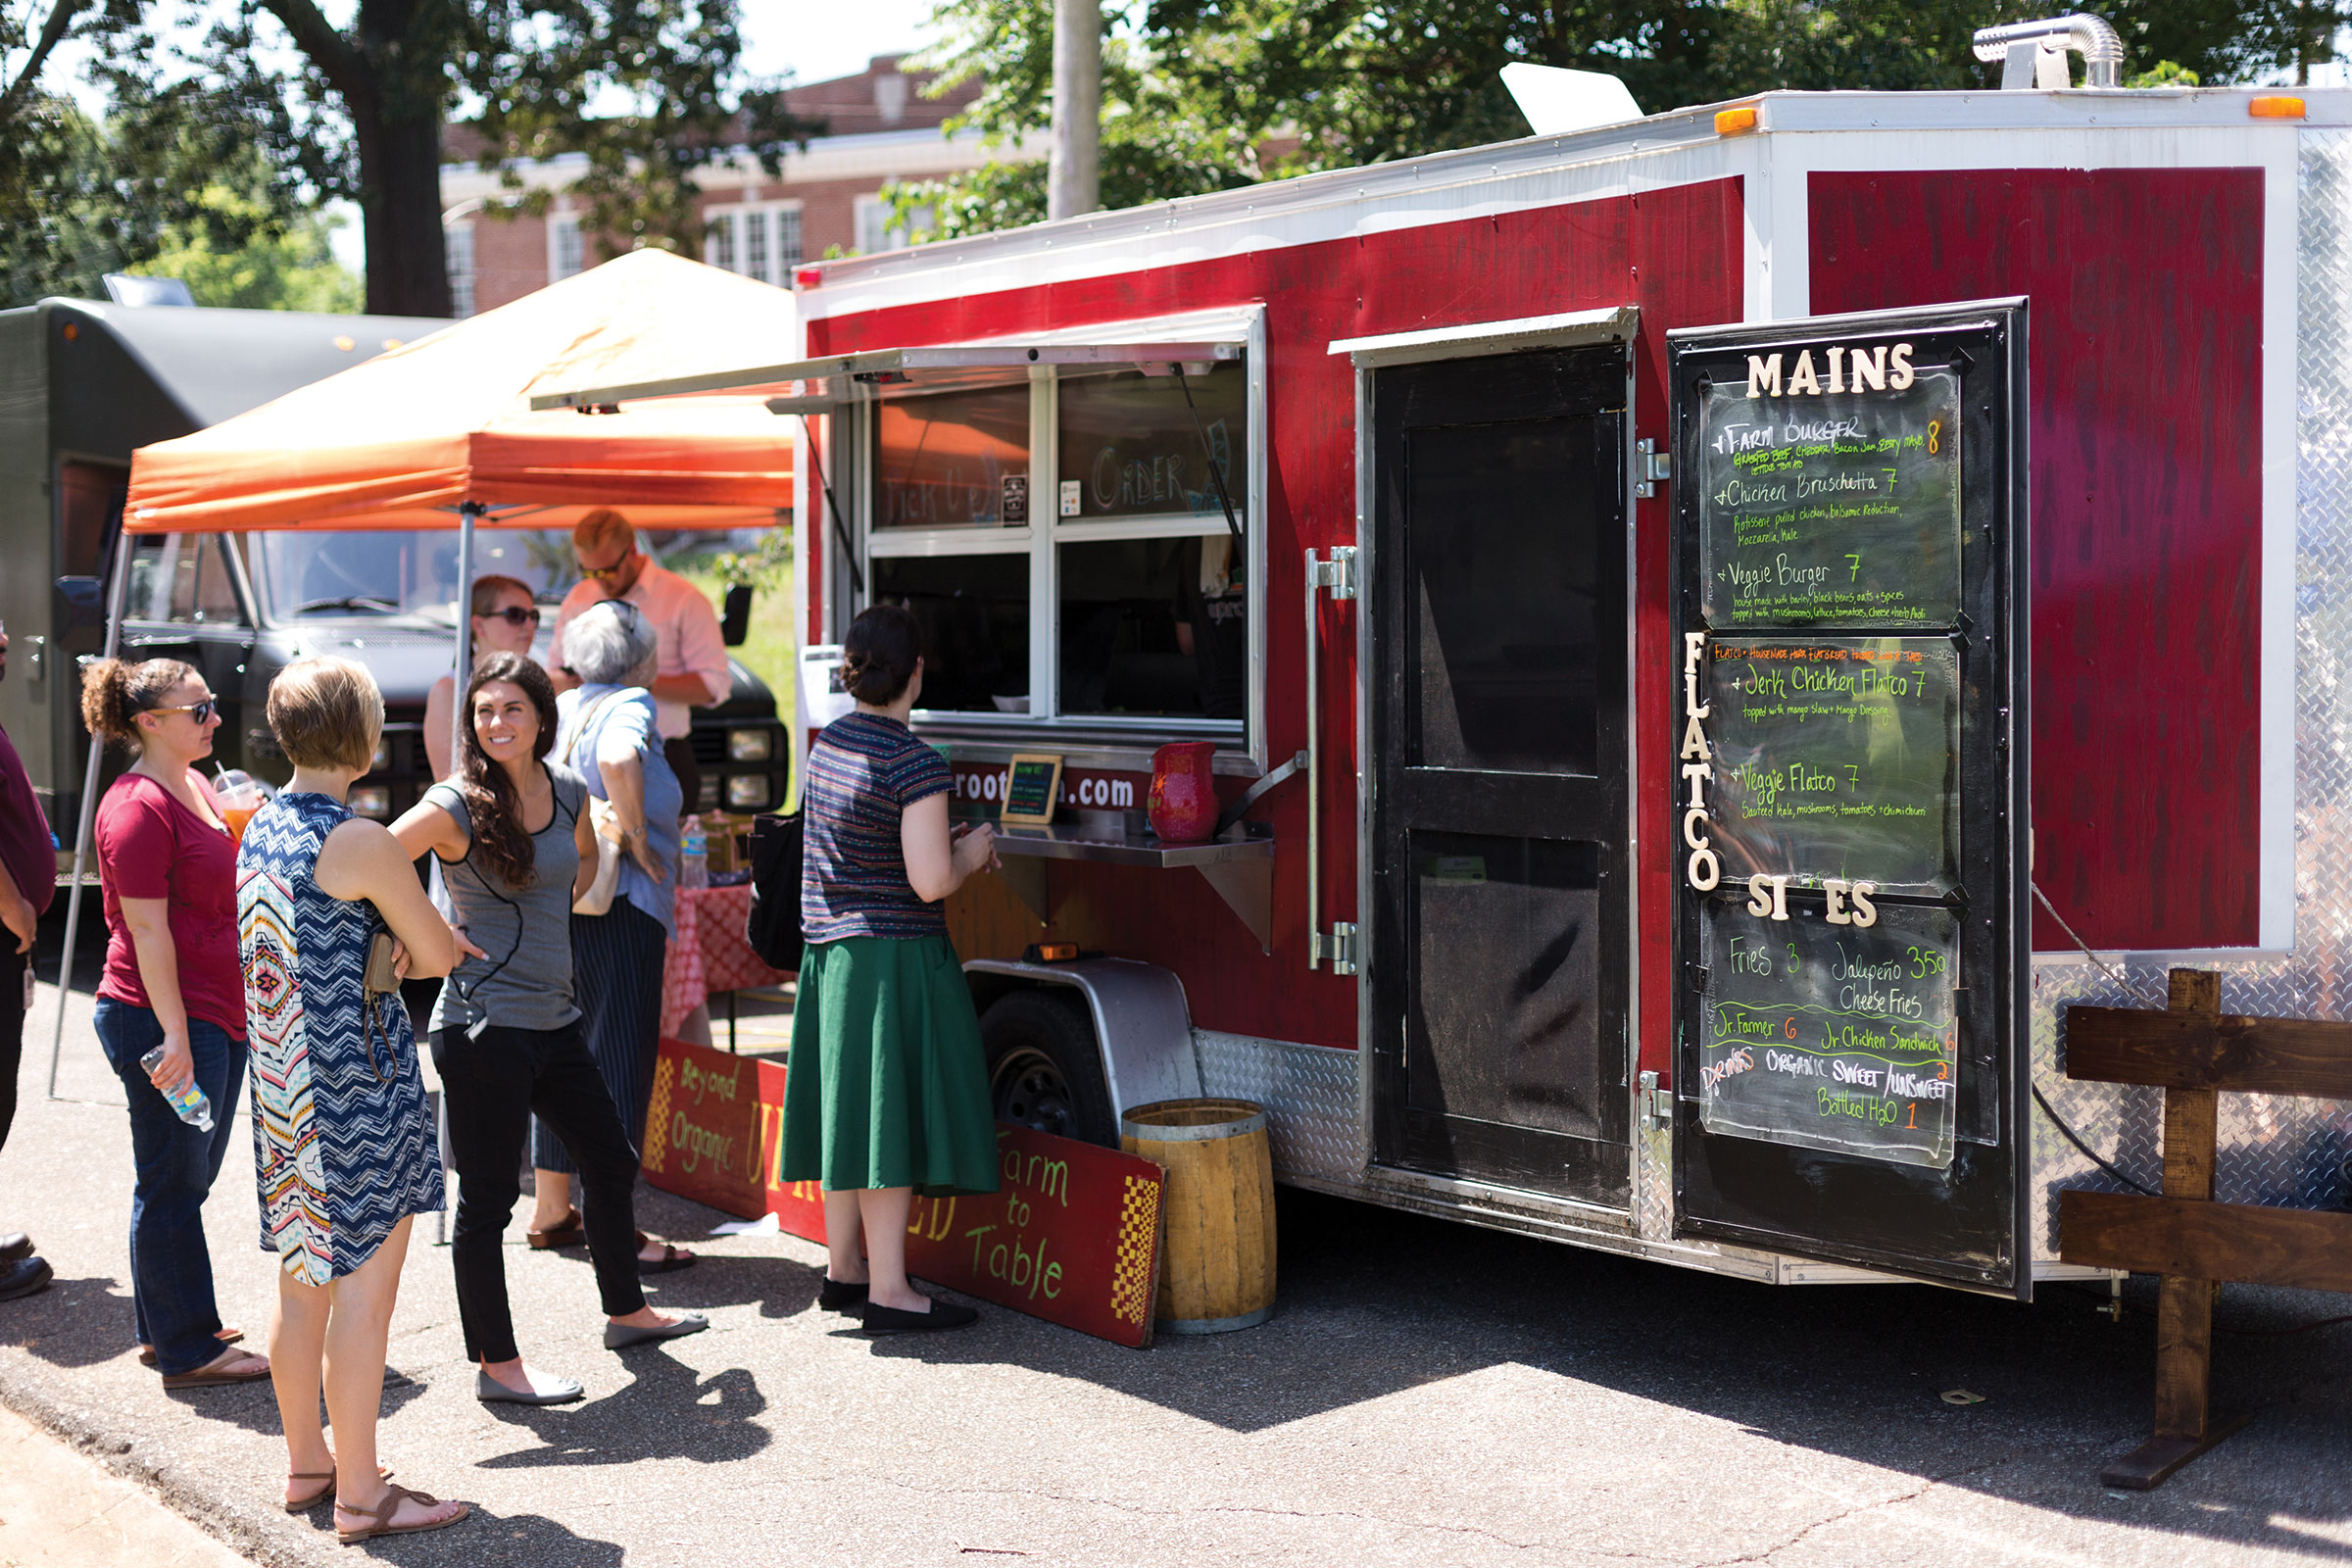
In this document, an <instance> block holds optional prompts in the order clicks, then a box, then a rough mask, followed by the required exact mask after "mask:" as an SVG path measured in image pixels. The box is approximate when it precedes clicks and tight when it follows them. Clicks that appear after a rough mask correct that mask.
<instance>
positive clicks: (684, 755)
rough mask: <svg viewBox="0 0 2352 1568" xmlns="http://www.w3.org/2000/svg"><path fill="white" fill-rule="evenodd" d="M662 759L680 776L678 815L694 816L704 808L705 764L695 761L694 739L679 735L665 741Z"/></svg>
mask: <svg viewBox="0 0 2352 1568" xmlns="http://www.w3.org/2000/svg"><path fill="white" fill-rule="evenodd" d="M662 760H664V761H666V762H668V763H669V770H670V771H671V772H672V773H675V774H677V775H678V800H679V801H680V802H681V803H682V804H681V805H680V806H679V807H678V814H679V815H680V816H692V815H693V814H694V813H695V812H697V811H699V810H701V809H703V764H702V763H700V762H698V761H696V760H694V738H693V737H692V736H690V735H677V736H672V737H671V738H670V739H668V740H665V741H663V742H662ZM716 804H719V803H713V805H716Z"/></svg>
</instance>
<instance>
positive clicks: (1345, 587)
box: [1306, 545, 1355, 599]
mask: <svg viewBox="0 0 2352 1568" xmlns="http://www.w3.org/2000/svg"><path fill="white" fill-rule="evenodd" d="M1306 585H1307V587H1309V588H1323V589H1327V590H1329V591H1330V593H1331V597H1332V598H1334V599H1353V598H1354V597H1355V546H1353V545H1334V546H1332V547H1331V555H1330V556H1329V557H1328V558H1326V559H1323V560H1317V559H1316V558H1315V554H1314V552H1313V551H1311V550H1310V551H1308V552H1307V556H1306Z"/></svg>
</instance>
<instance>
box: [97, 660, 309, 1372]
mask: <svg viewBox="0 0 2352 1568" xmlns="http://www.w3.org/2000/svg"><path fill="white" fill-rule="evenodd" d="M81 716H82V720H83V722H85V723H86V724H88V725H89V728H90V733H91V734H92V735H94V736H98V737H101V738H102V739H104V740H107V741H111V742H113V743H114V744H116V745H118V746H121V747H123V748H125V749H127V750H128V751H130V752H132V753H134V754H136V756H137V758H138V760H137V761H135V762H133V763H132V764H131V767H130V771H128V772H127V773H124V774H123V776H122V777H121V778H119V779H117V780H116V781H115V782H114V784H113V786H112V787H110V788H109V789H108V790H107V792H106V795H105V798H104V799H102V800H101V801H100V802H99V803H98V830H97V840H98V874H99V877H100V879H101V881H102V882H103V883H104V886H105V893H106V972H105V973H104V974H103V975H102V976H101V977H100V979H99V982H98V1008H97V1028H98V1041H99V1044H100V1045H101V1046H103V1047H104V1048H105V1050H106V1055H107V1059H108V1060H109V1061H111V1062H112V1063H113V1064H114V1068H115V1071H116V1073H117V1074H118V1075H120V1076H121V1078H122V1079H123V1089H124V1090H125V1091H126V1092H127V1093H128V1095H129V1097H130V1148H131V1158H132V1161H133V1163H134V1164H135V1165H136V1167H137V1171H138V1180H137V1185H136V1187H135V1188H134V1189H133V1192H132V1197H131V1203H130V1276H131V1300H132V1303H133V1306H134V1307H135V1309H136V1311H137V1315H138V1326H139V1343H140V1345H141V1346H142V1347H145V1348H151V1349H152V1353H153V1354H154V1357H155V1365H156V1366H157V1368H158V1369H159V1370H161V1371H162V1373H163V1375H164V1387H166V1388H168V1389H186V1388H205V1387H210V1386H213V1385H216V1384H223V1383H251V1382H255V1381H258V1380H260V1379H263V1378H267V1377H268V1376H269V1375H270V1363H269V1362H268V1361H266V1360H264V1359H263V1358H262V1357H261V1356H258V1355H248V1354H246V1353H245V1352H244V1351H242V1350H237V1349H233V1348H228V1347H229V1343H230V1342H233V1341H234V1340H237V1339H242V1338H243V1336H242V1335H241V1334H236V1333H234V1332H233V1331H229V1330H224V1329H222V1328H221V1314H220V1310H219V1308H218V1307H217V1306H216V1305H215V1303H214V1299H213V1264H212V1256H211V1254H210V1253H209V1252H207V1251H206V1250H205V1245H204V1214H203V1209H204V1201H205V1199H206V1197H207V1196H208V1195H209V1194H210V1193H211V1192H212V1190H213V1179H214V1178H215V1177H216V1176H218V1175H220V1174H221V1157H222V1156H223V1155H225V1154H226V1153H227V1152H228V1144H229V1139H230V1138H231V1136H233V1135H232V1133H231V1131H230V1129H231V1128H233V1127H234V1126H235V1125H236V1121H237V1117H236V1108H237V1096H238V1093H239V1092H240V1091H241V1090H242V1089H243V1088H244V1084H245V984H244V975H243V971H242V970H241V969H240V968H239V967H238V963H237V887H236V882H237V859H236V857H237V848H236V843H235V841H234V840H233V839H231V838H230V836H229V832H228V828H227V827H226V825H225V824H224V823H223V822H222V821H221V811H220V809H219V808H218V807H217V806H216V805H215V804H214V802H213V795H212V791H211V790H210V789H208V788H206V787H205V783H204V780H203V778H202V777H201V776H200V775H199V774H198V773H197V772H196V770H195V768H194V766H193V764H194V763H195V762H196V761H197V760H200V759H202V758H205V757H209V756H211V755H212V750H213V731H214V730H216V729H219V728H220V727H221V714H220V711H218V710H217V709H216V708H215V707H214V705H213V694H212V692H211V691H210V690H208V689H207V688H206V686H205V683H204V677H203V676H201V675H199V674H198V673H197V672H196V671H195V670H194V669H192V668H190V667H189V666H188V665H186V664H183V663H181V662H179V661H177V660H175V659H150V660H148V661H146V662H143V663H131V662H126V661H123V660H120V659H107V660H100V661H99V662H97V663H95V664H92V665H91V666H90V668H89V672H88V673H87V674H86V675H85V676H84V677H83V681H82V689H81ZM158 1047H160V1048H162V1052H163V1054H162V1057H161V1059H160V1060H158V1061H157V1062H156V1063H155V1065H154V1066H153V1067H152V1068H150V1067H148V1066H146V1065H145V1064H143V1062H142V1061H141V1058H142V1057H144V1056H147V1055H148V1054H151V1053H153V1052H154V1051H155V1050H156V1049H157V1048H158ZM191 1082H193V1084H194V1085H195V1087H196V1088H197V1089H199V1090H201V1091H202V1092H203V1094H204V1098H205V1100H206V1102H207V1103H208V1108H209V1110H210V1125H209V1126H200V1125H198V1124H197V1123H196V1122H189V1121H184V1120H182V1119H181V1117H180V1115H179V1113H178V1111H177V1110H175V1109H174V1108H173V1106H172V1102H171V1100H170V1099H168V1098H166V1097H167V1095H168V1094H170V1093H175V1092H178V1091H179V1090H181V1089H182V1088H183V1086H185V1085H187V1084H189V1083H191ZM199 1119H200V1120H202V1119H203V1118H199Z"/></svg>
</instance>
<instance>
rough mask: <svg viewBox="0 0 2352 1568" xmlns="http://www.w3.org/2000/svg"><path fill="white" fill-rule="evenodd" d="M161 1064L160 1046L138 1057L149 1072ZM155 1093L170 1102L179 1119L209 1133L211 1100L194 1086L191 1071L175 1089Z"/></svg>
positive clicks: (210, 1129)
mask: <svg viewBox="0 0 2352 1568" xmlns="http://www.w3.org/2000/svg"><path fill="white" fill-rule="evenodd" d="M163 1064H164V1048H163V1047H161V1046H158V1047H156V1048H155V1049H154V1050H153V1051H150V1052H149V1053H147V1054H145V1055H144V1056H141V1057H140V1058H139V1065H140V1066H142V1067H144V1068H146V1069H147V1071H148V1072H149V1073H150V1074H152V1073H153V1072H154V1071H155V1069H156V1068H158V1067H160V1066H162V1065H163ZM157 1093H159V1094H161V1095H162V1096H163V1097H164V1098H165V1099H166V1100H168V1101H170V1102H171V1103H172V1109H173V1110H175V1111H177V1112H179V1119H180V1120H181V1121H184V1122H186V1123H187V1124H188V1125H189V1126H191V1127H193V1128H195V1129H196V1130H197V1131H198V1132H203V1133H209V1132H211V1131H212V1130H213V1103H212V1102H211V1101H209V1100H207V1099H205V1098H204V1091H203V1090H201V1089H199V1088H197V1087H196V1078H195V1075H194V1074H193V1073H191V1074H189V1076H188V1079H187V1081H186V1082H185V1083H182V1084H181V1085H180V1086H179V1087H178V1088H177V1089H159V1090H158V1091H157Z"/></svg>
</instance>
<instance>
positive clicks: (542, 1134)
mask: <svg viewBox="0 0 2352 1568" xmlns="http://www.w3.org/2000/svg"><path fill="white" fill-rule="evenodd" d="M658 658H659V647H658V645H657V643H656V641H655V636H654V628H653V625H652V623H651V622H650V621H648V620H647V619H646V618H645V616H644V614H643V613H640V612H639V611H638V609H637V607H636V606H634V605H632V604H629V603H628V602H627V601H625V600H620V599H608V600H605V601H604V602H602V603H601V604H596V605H591V606H590V607H589V608H588V609H587V610H585V611H583V612H581V613H580V614H579V615H578V616H577V617H575V618H574V619H573V620H572V622H571V624H570V625H569V626H567V627H566V628H565V629H564V662H565V664H566V665H567V666H568V667H569V668H570V670H571V672H572V673H573V674H574V675H576V676H578V677H579V680H580V685H579V688H578V689H577V690H576V691H568V692H565V693H564V695H563V697H562V698H561V699H560V700H559V702H558V705H557V730H556V747H555V752H554V754H553V755H554V756H555V757H556V758H557V759H558V760H564V761H566V762H567V763H568V765H570V766H572V767H574V768H576V769H578V770H579V772H581V773H582V774H583V775H585V776H586V778H587V780H588V790H589V793H590V794H592V795H594V796H595V797H596V798H597V799H598V800H600V801H605V802H609V803H610V804H611V805H612V807H613V811H614V814H615V815H616V816H617V817H618V818H619V825H620V834H621V843H622V846H623V848H624V849H625V851H626V854H625V855H624V857H623V858H622V860H621V863H620V876H619V883H618V887H617V889H616V890H615V892H614V894H613V907H612V908H611V909H609V910H608V911H606V912H605V913H603V914H577V913H575V914H574V915H573V916H572V917H571V956H572V975H573V979H574V984H575V985H576V986H577V988H578V993H579V1006H580V1014H581V1021H582V1025H583V1029H584V1032H585V1034H586V1037H587V1045H588V1054H590V1055H592V1056H594V1057H595V1058H596V1064H597V1067H598V1069H599V1070H600V1071H602V1072H603V1074H604V1076H605V1084H606V1086H607V1087H608V1088H610V1089H611V1090H612V1091H613V1104H614V1105H616V1106H618V1107H619V1109H620V1117H621V1121H622V1122H623V1123H624V1124H625V1125H626V1126H627V1127H628V1130H629V1141H630V1143H631V1144H632V1145H634V1146H635V1147H636V1148H637V1149H638V1150H640V1151H642V1150H643V1149H644V1148H645V1111H646V1103H647V1101H648V1100H649V1099H650V1098H651V1097H652V1095H653V1086H654V1056H655V1054H656V1052H657V1050H658V1049H659V1047H660V1044H661V1041H660V1031H661V1024H662V958H663V956H664V955H665V954H666V953H667V952H668V948H669V936H670V930H671V901H672V898H673V896H674V891H675V889H676V887H677V883H678V812H679V810H680V809H682V806H683V801H682V799H681V797H680V792H679V789H678V776H677V774H675V773H674V772H672V771H670V766H669V763H668V761H667V760H664V759H663V757H662V732H661V729H660V727H659V725H658V723H657V721H656V715H655V711H654V699H653V695H652V694H651V693H650V692H648V691H647V690H646V687H647V686H648V685H649V684H650V683H651V682H652V680H653V677H654V671H655V667H656V661H657V659H658ZM532 1159H533V1163H534V1164H535V1165H536V1166H537V1167H538V1174H537V1182H536V1186H537V1199H536V1203H535V1207H534V1211H533V1214H532V1219H531V1236H530V1240H531V1245H532V1246H534V1247H539V1248H549V1247H568V1246H576V1245H578V1244H579V1243H580V1242H582V1241H583V1240H584V1239H585V1233H584V1232H583V1230H582V1228H581V1226H580V1218H579V1214H578V1212H577V1211H576V1210H575V1209H574V1208H573V1207H572V1205H571V1160H570V1157H569V1156H568V1155H567V1154H566V1153H565V1152H564V1144H563V1141H562V1140H561V1139H558V1138H557V1137H555V1136H554V1134H552V1133H551V1132H549V1131H548V1130H547V1129H546V1128H545V1127H541V1128H540V1129H539V1131H538V1134H537V1137H536V1138H535V1140H534V1142H533V1154H532ZM693 1261H694V1254H692V1253H691V1252H687V1251H685V1250H681V1249H679V1248H675V1247H668V1246H664V1245H663V1244H662V1243H659V1242H643V1243H641V1245H640V1246H639V1248H638V1251H637V1270H638V1272H639V1273H641V1274H659V1273H662V1272H665V1271H667V1270H670V1269H675V1268H684V1267H686V1266H687V1265H688V1264H690V1263H692V1262H693Z"/></svg>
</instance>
